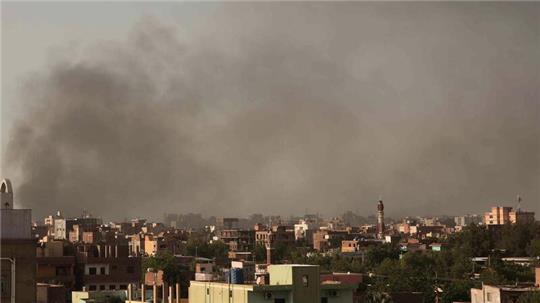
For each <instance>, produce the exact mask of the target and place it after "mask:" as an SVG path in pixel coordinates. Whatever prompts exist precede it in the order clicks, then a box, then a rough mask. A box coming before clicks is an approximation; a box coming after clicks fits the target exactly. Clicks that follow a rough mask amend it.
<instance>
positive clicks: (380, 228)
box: [377, 200, 384, 239]
mask: <svg viewBox="0 0 540 303" xmlns="http://www.w3.org/2000/svg"><path fill="white" fill-rule="evenodd" d="M377 238H378V239H382V238H384V204H383V201H382V200H379V204H377Z"/></svg>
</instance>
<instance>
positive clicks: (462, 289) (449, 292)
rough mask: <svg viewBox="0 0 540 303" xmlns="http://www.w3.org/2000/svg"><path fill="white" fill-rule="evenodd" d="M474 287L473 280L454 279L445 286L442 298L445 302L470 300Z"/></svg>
mask: <svg viewBox="0 0 540 303" xmlns="http://www.w3.org/2000/svg"><path fill="white" fill-rule="evenodd" d="M473 287H474V283H473V282H471V281H452V282H450V283H447V284H446V285H445V286H444V287H443V293H442V296H441V299H442V301H443V303H453V302H466V301H470V299H471V288H473Z"/></svg>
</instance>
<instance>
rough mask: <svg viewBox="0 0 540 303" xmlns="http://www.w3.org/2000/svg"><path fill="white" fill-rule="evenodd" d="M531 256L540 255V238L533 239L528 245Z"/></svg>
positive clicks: (528, 252)
mask: <svg viewBox="0 0 540 303" xmlns="http://www.w3.org/2000/svg"><path fill="white" fill-rule="evenodd" d="M527 254H528V255H529V257H540V238H537V239H533V240H532V241H531V242H530V243H529V245H528V246H527Z"/></svg>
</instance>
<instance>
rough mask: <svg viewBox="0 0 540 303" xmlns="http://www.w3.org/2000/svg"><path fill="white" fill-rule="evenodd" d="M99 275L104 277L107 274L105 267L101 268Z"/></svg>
mask: <svg viewBox="0 0 540 303" xmlns="http://www.w3.org/2000/svg"><path fill="white" fill-rule="evenodd" d="M99 274H100V275H104V274H105V267H101V268H100V269H99Z"/></svg>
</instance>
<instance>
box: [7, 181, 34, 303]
mask: <svg viewBox="0 0 540 303" xmlns="http://www.w3.org/2000/svg"><path fill="white" fill-rule="evenodd" d="M13 202H14V200H13V188H12V185H11V182H10V181H9V180H8V179H4V180H2V182H1V183H0V224H1V228H0V262H1V264H0V286H1V287H0V302H6V303H7V302H12V303H15V302H16V303H34V302H36V248H35V247H36V240H35V239H34V238H32V211H31V210H30V209H15V208H13Z"/></svg>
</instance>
